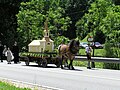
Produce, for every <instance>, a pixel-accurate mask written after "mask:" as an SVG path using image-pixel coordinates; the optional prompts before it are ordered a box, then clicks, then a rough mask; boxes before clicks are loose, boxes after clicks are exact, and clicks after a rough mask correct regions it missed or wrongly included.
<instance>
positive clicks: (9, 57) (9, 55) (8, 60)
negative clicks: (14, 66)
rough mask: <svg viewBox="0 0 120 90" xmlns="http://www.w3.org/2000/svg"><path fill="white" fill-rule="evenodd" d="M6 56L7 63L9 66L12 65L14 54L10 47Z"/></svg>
mask: <svg viewBox="0 0 120 90" xmlns="http://www.w3.org/2000/svg"><path fill="white" fill-rule="evenodd" d="M6 56H7V62H8V64H11V60H12V59H13V54H12V52H11V50H10V48H9V47H8V49H7V51H6Z"/></svg>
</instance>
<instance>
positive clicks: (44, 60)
mask: <svg viewBox="0 0 120 90" xmlns="http://www.w3.org/2000/svg"><path fill="white" fill-rule="evenodd" d="M42 66H43V67H44V68H45V67H47V59H45V58H44V59H43V60H42Z"/></svg>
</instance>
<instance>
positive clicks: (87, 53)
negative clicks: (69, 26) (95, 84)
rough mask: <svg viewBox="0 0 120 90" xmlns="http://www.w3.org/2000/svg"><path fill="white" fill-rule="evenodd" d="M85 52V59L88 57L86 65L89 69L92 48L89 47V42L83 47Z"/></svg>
mask: <svg viewBox="0 0 120 90" xmlns="http://www.w3.org/2000/svg"><path fill="white" fill-rule="evenodd" d="M85 52H86V55H87V59H88V66H87V69H91V66H90V61H91V52H92V48H91V46H90V44H89V43H88V46H87V47H86V48H85Z"/></svg>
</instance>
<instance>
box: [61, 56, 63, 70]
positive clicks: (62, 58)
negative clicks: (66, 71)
mask: <svg viewBox="0 0 120 90" xmlns="http://www.w3.org/2000/svg"><path fill="white" fill-rule="evenodd" d="M62 63H63V56H62V57H61V59H60V65H61V69H63V66H62Z"/></svg>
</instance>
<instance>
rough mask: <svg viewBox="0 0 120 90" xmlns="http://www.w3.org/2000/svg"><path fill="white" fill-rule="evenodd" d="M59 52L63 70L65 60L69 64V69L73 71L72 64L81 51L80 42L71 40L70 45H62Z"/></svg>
mask: <svg viewBox="0 0 120 90" xmlns="http://www.w3.org/2000/svg"><path fill="white" fill-rule="evenodd" d="M58 50H59V57H60V66H61V69H63V66H62V63H63V60H65V62H66V64H67V67H68V68H69V69H73V70H74V67H73V65H72V62H73V60H74V58H75V55H76V54H77V53H78V51H79V41H76V40H71V42H70V43H69V45H65V44H62V45H60V47H59V49H58ZM67 59H69V60H70V63H69V65H68V62H67Z"/></svg>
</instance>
